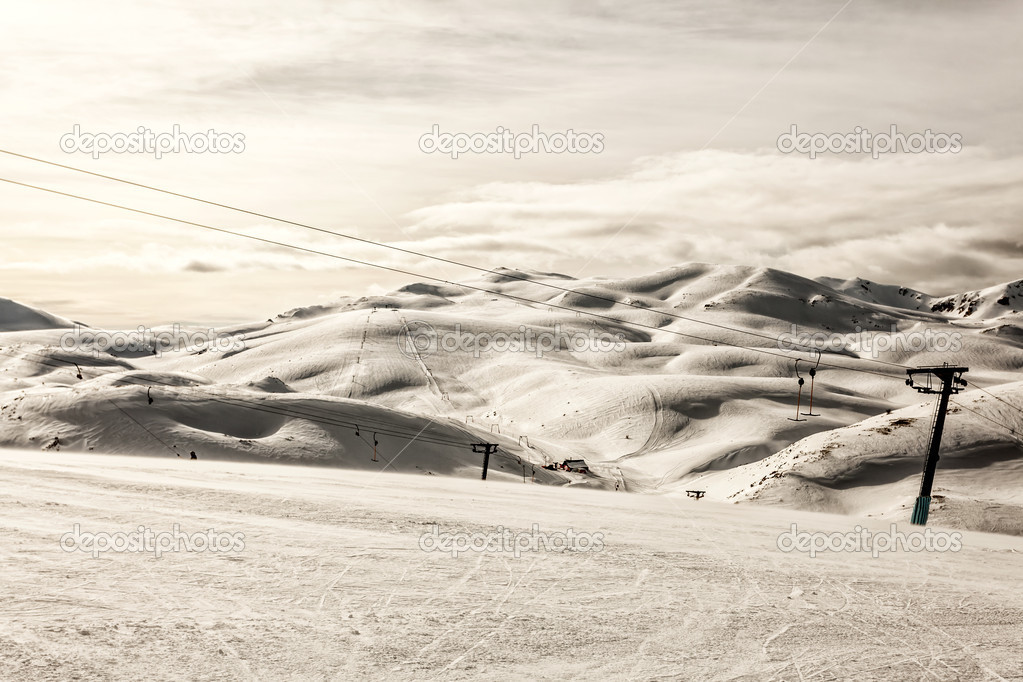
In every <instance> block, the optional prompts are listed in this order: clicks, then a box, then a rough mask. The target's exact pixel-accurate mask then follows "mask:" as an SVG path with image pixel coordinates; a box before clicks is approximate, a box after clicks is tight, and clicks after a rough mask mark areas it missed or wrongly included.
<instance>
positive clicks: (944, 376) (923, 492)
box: [906, 362, 970, 526]
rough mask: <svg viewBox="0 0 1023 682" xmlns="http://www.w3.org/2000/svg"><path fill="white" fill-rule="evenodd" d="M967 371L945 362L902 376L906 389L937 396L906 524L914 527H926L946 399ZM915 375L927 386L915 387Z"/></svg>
mask: <svg viewBox="0 0 1023 682" xmlns="http://www.w3.org/2000/svg"><path fill="white" fill-rule="evenodd" d="M968 371H970V370H969V369H968V368H966V367H949V365H948V363H947V362H946V363H945V364H944V365H942V366H941V367H918V368H916V369H907V370H906V374H908V375H909V378H908V379H906V385H907V386H912V387H913V388H915V389H916V390H917V391H919V392H920V393H938V394H939V397H938V404H937V406H936V407H935V408H934V418H933V420H932V421H931V443H930V445H929V446H928V448H927V459H926V460H925V461H924V472H923V475H922V476H921V478H920V495H919V496H918V497H917V498H916V504H914V505H913V516H912V518H911V520H910V521H911V523H913V524H915V525H917V526H926V525H927V514H928V512H930V510H931V487H932V486H933V485H934V470H935V469H936V468H937V466H938V448H939V447H941V432H942V430H943V429H944V428H945V414H946V412H948V399H949V397H950V396H951V395H952V394H953V393H958V392H959V391H960V389H961V388H962V387H963V386H966V380H965V379H963V374H964V373H966V372H968ZM918 374H923V375H926V377H927V382H926V383H924V384H921V385H917V384H916V383H915V382H914V381H913V377H914V376H916V375H918ZM932 377H933V378H937V379H938V382H939V383H940V384H941V386H940V388H939V387H934V386H933V384H932V381H931V379H932Z"/></svg>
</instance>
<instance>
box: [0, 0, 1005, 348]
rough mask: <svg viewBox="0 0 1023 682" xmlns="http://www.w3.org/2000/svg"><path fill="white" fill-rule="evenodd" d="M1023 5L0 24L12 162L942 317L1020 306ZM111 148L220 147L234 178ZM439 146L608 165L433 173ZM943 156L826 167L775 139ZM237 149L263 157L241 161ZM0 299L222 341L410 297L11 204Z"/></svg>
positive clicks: (449, 6)
mask: <svg viewBox="0 0 1023 682" xmlns="http://www.w3.org/2000/svg"><path fill="white" fill-rule="evenodd" d="M1020 25H1023V3H1019V2H974V3H958V2H940V1H939V2H927V3H924V2H907V1H902V2H867V1H861V0H839V1H831V0H827V1H824V0H822V1H820V2H789V3H762V2H754V1H752V0H750V1H745V0H744V1H735V0H730V1H728V2H721V3H697V2H684V1H683V2H678V1H673V2H669V1H664V2H646V1H643V0H639V1H637V2H630V3H611V2H599V1H597V2H594V1H592V0H590V1H585V2H584V1H582V0H580V1H572V2H558V1H554V2H551V1H549V0H545V1H543V2H539V1H535V2H534V1H532V0H525V1H523V2H518V3H510V4H509V5H508V6H503V7H496V6H495V7H493V8H489V7H486V6H485V5H484V4H483V3H478V2H468V1H466V2H461V1H454V2H440V1H430V2H425V1H424V2H419V1H407V2H386V1H385V2H345V3H338V2H314V1H311V0H296V1H293V2H289V3H279V2H264V1H261V0H253V1H249V2H244V3H242V2H223V3H208V2H190V1H182V2H174V3H166V2H154V3H136V2H132V3H128V2H105V3H102V5H101V6H99V5H98V4H96V5H93V4H89V5H87V4H84V3H81V2H65V1H53V2H49V1H45V0H44V1H42V2H37V3H19V4H18V5H13V6H11V7H9V8H7V9H6V10H5V17H4V21H3V22H2V23H0V59H2V63H3V65H4V68H3V69H2V70H0V104H2V107H0V121H2V122H3V133H4V134H3V135H2V136H0V139H2V140H3V142H2V144H0V149H3V150H6V151H11V152H16V153H19V154H24V155H30V156H34V157H39V158H43V159H46V160H49V161H53V162H56V163H61V164H66V165H71V166H75V167H78V168H83V169H87V170H90V171H93V172H96V173H102V174H106V175H111V176H116V177H120V178H125V179H129V180H132V181H135V182H139V183H144V184H149V185H153V186H157V187H160V188H165V189H168V190H172V191H175V192H179V193H184V194H190V195H194V196H198V197H201V198H204V199H208V200H211V201H215V202H219V203H223V204H229V205H232V206H238V207H241V208H245V209H247V210H250V211H254V212H258V213H262V214H265V215H272V216H275V217H280V218H285V219H288V220H292V221H296V222H301V223H305V224H308V225H313V226H316V227H320V228H323V229H326V230H331V231H336V232H343V233H345V234H350V235H355V236H358V237H361V238H364V239H369V240H374V241H380V242H385V243H388V244H392V245H395V246H399V247H402V248H406V249H412V250H415V251H419V252H424V253H428V254H431V255H436V256H440V257H443V258H448V259H452V260H458V261H461V262H465V263H470V264H472V265H476V266H480V267H487V268H495V267H500V266H503V267H510V268H519V269H534V270H540V271H544V272H552V271H554V272H561V273H564V274H567V275H571V276H575V277H593V276H603V277H620V276H628V275H635V274H643V273H649V272H653V271H656V270H660V269H664V268H667V267H671V266H674V265H677V264H679V263H684V262H688V261H701V262H712V263H734V264H743V265H757V266H769V267H776V268H779V269H783V270H788V271H791V272H795V273H797V274H800V275H803V276H807V277H818V276H831V277H841V278H851V277H856V276H859V277H864V278H866V279H870V280H873V281H878V282H884V283H892V284H900V285H903V286H909V287H912V288H915V289H918V290H921V291H924V292H927V293H930V294H934V295H944V294H948V293H953V292H959V291H965V290H970V289H976V288H983V287H986V286H989V285H992V284H996V283H999V282H1005V281H1011V280H1017V279H1020V278H1021V277H1023V267H1021V266H1023V224H1021V219H1023V191H1021V186H1023V132H1021V127H1020V126H1019V122H1018V119H1019V111H1021V110H1023V87H1021V85H1023V83H1021V75H1020V74H1023V45H1021V41H1020V40H1019V36H1018V33H1019V26H1020ZM75 126H78V130H79V131H80V132H84V133H89V134H94V135H95V134H104V133H105V134H107V135H115V134H129V133H134V132H136V131H137V130H138V129H139V128H140V127H142V128H143V129H144V130H146V129H148V130H151V131H152V132H153V133H154V134H162V133H169V132H171V131H173V130H174V129H175V126H177V129H178V130H180V131H182V132H183V133H185V134H188V135H194V134H198V133H207V132H208V131H210V130H213V131H215V132H216V133H218V134H219V135H221V136H223V137H224V138H227V139H230V140H232V141H234V142H235V144H234V146H233V148H232V149H231V150H229V151H226V152H218V153H209V152H204V153H199V152H196V151H193V152H192V153H188V152H187V151H186V150H176V151H173V152H170V153H166V154H163V155H161V157H160V158H156V155H155V154H152V153H127V152H124V153H116V152H106V153H103V154H98V155H96V157H95V158H94V155H93V154H91V153H87V152H83V151H81V150H80V149H76V148H74V146H73V143H74V140H73V139H72V140H71V142H70V146H71V147H72V148H71V150H70V151H68V149H67V146H65V145H62V140H68V139H69V138H68V137H67V136H68V134H69V133H72V131H73V130H75ZM434 126H436V127H437V128H436V129H437V130H439V131H440V132H443V133H448V134H456V133H465V134H467V135H469V134H473V133H494V132H495V131H497V130H498V129H499V127H501V128H503V129H507V130H509V131H512V133H513V134H516V135H517V134H519V133H529V132H530V131H532V130H533V126H536V127H537V128H536V129H537V130H538V131H540V132H542V133H544V134H545V135H552V134H555V133H565V132H566V131H569V130H571V131H574V132H575V133H576V134H578V133H586V134H588V135H593V136H599V139H600V140H601V145H600V149H599V150H597V149H596V148H593V149H591V150H590V151H588V152H581V151H579V152H576V153H567V152H564V153H554V152H545V151H542V150H538V151H537V152H535V153H527V154H523V155H521V157H520V158H515V155H514V154H512V153H472V152H470V153H466V154H462V155H459V156H458V158H452V157H451V155H450V154H444V153H440V152H433V153H426V152H424V151H423V149H422V148H421V147H422V143H421V139H422V137H423V136H424V135H426V134H428V133H430V132H431V131H432V130H434ZM792 126H796V127H797V131H798V132H800V133H804V132H805V133H809V134H815V133H822V134H827V135H831V134H835V135H844V134H851V133H853V131H855V130H857V128H859V129H866V130H868V131H869V132H871V133H875V134H876V133H882V132H889V131H890V130H891V126H896V127H897V131H898V132H900V133H903V134H904V135H911V134H914V133H921V134H922V133H924V132H925V131H928V130H929V131H932V132H933V133H942V134H944V135H949V136H952V135H955V136H957V139H958V140H960V141H961V148H960V149H958V151H955V152H951V151H946V152H944V153H938V152H933V153H927V152H921V153H907V152H898V153H887V154H880V155H878V156H877V158H873V155H871V154H862V153H860V154H857V153H845V152H842V153H831V152H827V153H824V154H821V155H817V156H816V158H810V157H809V155H808V154H805V153H801V152H798V151H796V152H789V153H784V152H783V151H781V150H779V148H778V147H779V144H778V140H779V136H782V135H784V134H786V133H788V132H789V131H790V130H791V128H792ZM238 143H240V144H238ZM0 179H4V180H13V181H16V182H21V183H27V184H32V185H37V186H40V187H46V188H50V189H54V190H58V191H61V192H66V193H71V194H76V195H79V196H83V197H88V198H92V199H96V200H100V201H106V202H111V203H117V204H122V205H125V206H129V207H132V208H137V209H140V210H144V211H149V212H152V213H161V214H165V215H168V216H172V217H175V218H180V219H183V220H188V221H194V222H198V223H202V224H204V225H209V226H212V227H217V228H221V229H226V230H232V231H238V232H242V233H245V234H248V235H253V236H257V237H261V238H263V239H269V240H274V241H279V242H286V243H288V244H294V245H297V246H301V247H304V248H307V249H312V250H316V251H323V252H327V253H332V254H336V255H339V256H343V257H348V258H355V259H359V260H365V261H369V262H372V263H376V264H379V265H383V266H387V267H392V268H398V269H402V270H408V271H411V272H415V273H418V274H421V275H426V276H430V277H440V278H444V279H453V280H463V279H471V278H473V277H474V276H475V273H473V272H472V271H470V270H466V269H463V268H458V267H455V266H449V265H443V264H439V263H437V262H434V261H430V260H426V259H422V258H417V257H414V256H408V255H403V254H400V253H397V252H394V251H391V250H387V249H380V248H376V247H371V246H369V245H366V244H360V243H357V242H353V241H351V240H346V239H343V238H339V237H335V236H332V235H327V234H323V233H317V232H312V231H309V230H303V229H301V228H297V227H294V226H289V225H285V224H281V223H275V222H273V221H270V220H268V219H265V218H260V217H256V216H252V215H246V214H240V213H236V212H232V211H228V210H225V209H222V208H216V207H212V206H208V205H203V204H198V203H196V202H192V201H188V200H185V199H181V198H174V197H169V196H166V195H161V194H158V193H154V192H151V191H147V190H144V189H141V188H137V187H131V186H127V185H123V184H118V183H114V182H111V181H109V180H104V179H100V178H96V177H90V176H85V175H82V174H79V173H75V172H73V171H68V170H65V169H59V168H55V167H52V166H47V165H43V164H40V163H37V162H33V161H30V160H26V159H23V158H18V157H14V156H10V155H7V154H0ZM0 231H2V232H0V234H2V236H3V248H2V250H0V296H2V297H7V298H13V299H15V300H18V301H21V302H24V303H27V304H30V305H34V306H37V307H41V308H44V309H46V310H48V311H50V312H53V313H57V314H60V315H63V316H66V317H70V318H73V319H76V320H81V321H83V322H86V323H88V324H91V325H94V326H105V327H110V328H134V327H136V326H138V325H140V324H149V325H156V324H170V323H175V322H177V323H181V324H214V325H215V324H227V323H233V322H241V321H249V320H259V319H265V318H268V317H272V316H273V315H276V314H277V313H279V312H282V311H285V310H288V309H290V308H293V307H296V306H303V305H314V304H320V303H324V302H327V301H330V300H333V299H335V298H337V297H339V296H361V295H366V294H376V293H383V292H386V291H390V290H393V289H395V288H397V287H399V286H402V285H403V284H406V283H408V282H410V281H414V280H416V279H417V277H413V276H408V275H403V274H398V273H394V272H388V271H385V270H381V269H378V268H372V267H367V266H358V265H354V264H350V263H345V262H343V261H340V260H338V259H336V258H330V257H325V256H322V255H316V254H311V253H307V252H300V251H295V250H289V249H285V248H281V247H276V246H272V245H269V244H266V243H263V242H257V241H252V240H248V239H244V238H240V237H236V236H232V235H226V234H222V233H216V232H212V231H210V230H206V229H202V228H198V227H195V226H190V225H184V224H180V223H175V222H171V221H167V220H163V219H160V218H157V217H153V216H145V215H141V214H137V213H130V212H126V211H123V210H120V209H117V208H113V207H110V206H103V205H97V204H91V203H87V202H84V201H82V200H79V199H74V198H70V197H66V196H59V195H54V194H51V193H45V192H42V191H39V190H37V189H32V188H27V187H24V186H18V185H13V184H10V183H9V182H0Z"/></svg>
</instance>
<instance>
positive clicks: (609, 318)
mask: <svg viewBox="0 0 1023 682" xmlns="http://www.w3.org/2000/svg"><path fill="white" fill-rule="evenodd" d="M0 182H6V183H8V184H12V185H17V186H20V187H26V188H29V189H35V190H39V191H42V192H48V193H50V194H56V195H59V196H64V197H68V198H71V199H78V200H80V201H86V202H89V203H94V204H98V205H101V206H108V207H111V208H117V209H120V210H124V211H129V212H132V213H137V214H140V215H146V216H150V217H153V218H160V219H161V220H169V221H171V222H176V223H181V224H183V225H191V226H193V227H198V228H201V229H205V230H210V231H213V232H219V233H221V234H227V235H232V236H235V237H241V238H243V239H250V240H252V241H257V242H261V243H264V244H271V245H273V246H279V247H283V248H287V249H293V250H296V251H302V252H305V253H310V254H314V255H320V256H326V257H328V258H334V259H336V260H340V261H344V262H348V263H354V264H356V265H363V266H367V267H373V268H378V269H381V270H387V271H389V272H395V273H399V274H403V275H407V276H410V277H416V278H420V279H426V280H430V281H434V282H440V283H442V284H448V285H451V286H457V287H461V288H463V289H472V290H475V291H479V292H482V293H487V294H491V295H494V296H501V297H503V298H508V299H511V300H515V301H524V302H526V303H532V304H535V305H546V306H549V307H553V308H558V309H560V310H565V311H568V312H575V313H580V314H585V315H587V316H589V317H592V318H596V319H601V320H607V321H609V322H613V323H615V324H618V325H625V326H631V327H637V328H641V329H647V330H650V331H654V332H661V333H667V334H672V335H674V336H679V337H683V338H690V339H697V340H700V341H705V342H707V343H711V344H717V345H723V346H729V347H732V348H740V349H743V350H747V351H750V352H754V353H761V354H764V355H771V356H774V357H778V358H783V359H785V360H791V359H792V358H791V356H790V355H786V354H784V353H782V352H774V351H769V350H766V349H763V348H755V347H750V346H744V345H742V344H739V343H731V342H728V341H722V340H720V339H712V338H707V337H704V336H698V335H696V334H687V333H685V332H680V331H677V330H672V329H663V328H659V327H655V326H653V325H647V324H642V323H639V322H629V321H625V320H621V319H618V318H616V317H612V316H610V315H602V314H600V313H595V312H591V311H588V310H576V309H575V308H572V307H571V306H565V305H561V304H555V303H549V302H543V301H537V300H534V299H530V298H526V297H524V296H517V295H515V294H509V293H505V292H501V291H495V290H493V289H486V288H483V287H478V286H474V285H470V284H459V283H456V282H452V281H450V280H447V279H443V278H441V277H434V276H430V275H424V274H421V273H417V272H414V271H411V270H405V269H403V268H396V267H393V266H389V265H382V264H380V263H372V262H369V261H364V260H359V259H357V258H349V257H347V256H342V255H339V254H335V253H330V252H327V251H320V250H318V249H311V248H308V247H304V246H298V245H296V244H289V243H287V242H281V241H277V240H273V239H267V238H265V237H257V236H255V235H250V234H245V233H243V232H235V231H233V230H227V229H224V228H220V227H214V226H212V225H206V224H204V223H198V222H194V221H191V220H184V219H182V218H175V217H173V216H168V215H164V214H160V213H154V212H152V211H145V210H142V209H138V208H132V207H130V206H124V205H122V204H115V203H112V202H107V201H101V200H99V199H92V198H89V197H85V196H81V195H78V194H72V193H69V192H62V191H60V190H56V189H52V188H48V187H41V186H39V185H32V184H29V183H25V182H19V181H17V180H11V179H9V178H0ZM732 331H736V332H738V333H744V332H742V330H737V329H733V330H732ZM772 340H776V339H772ZM850 359H851V360H859V361H864V362H879V361H877V360H874V359H872V358H860V357H851V358H850ZM885 364H888V365H891V366H893V367H898V368H900V369H909V368H908V367H906V366H905V365H897V364H895V363H885ZM822 365H823V366H825V367H830V368H833V369H842V370H847V371H853V372H861V373H866V374H873V375H875V376H881V377H887V378H889V379H893V378H896V377H893V376H892V375H891V374H884V373H882V372H878V371H874V370H868V369H856V368H851V367H844V366H842V365H837V364H833V363H822Z"/></svg>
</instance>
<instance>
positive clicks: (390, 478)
mask: <svg viewBox="0 0 1023 682" xmlns="http://www.w3.org/2000/svg"><path fill="white" fill-rule="evenodd" d="M0 476H2V478H3V480H4V485H3V486H2V488H0V532H2V535H3V543H0V572H2V575H3V580H2V581H0V603H2V604H3V611H4V618H2V619H0V641H2V643H3V646H2V647H0V678H2V679H11V680H22V679H24V680H29V679H31V680H65V679H98V680H107V679H109V680H124V679H148V680H174V679H302V680H332V679H367V680H368V679H394V680H413V679H415V680H425V679H445V680H468V679H474V680H475V679H483V680H506V679H527V678H528V679H550V680H564V679H587V680H589V679H642V680H654V679H706V680H799V679H803V680H836V679H857V680H893V679H899V680H924V679H927V680H962V679H970V680H1012V679H1020V678H1021V677H1023V638H1021V637H1020V633H1021V631H1020V623H1021V622H1023V593H1021V592H1020V590H1019V589H1018V586H1019V585H1018V583H1019V577H1020V557H1021V553H1023V539H1020V538H1017V537H1009V536H1005V535H991V534H984V533H976V532H970V531H966V532H964V533H962V535H961V549H959V551H956V552H952V551H949V552H944V553H937V552H906V551H895V552H889V553H880V554H879V555H878V556H877V557H876V558H874V557H872V556H871V554H870V553H869V552H859V553H824V554H818V555H817V556H815V557H814V558H810V557H809V556H808V555H807V554H802V553H799V552H788V553H786V552H783V551H780V550H779V548H778V536H779V534H781V533H785V532H787V531H789V529H790V527H791V524H793V523H795V524H797V525H798V528H799V529H800V530H801V531H807V532H842V533H845V532H850V531H852V530H853V528H854V526H855V525H856V524H860V523H862V524H863V525H865V526H867V527H869V528H872V529H875V530H887V529H888V525H887V522H882V521H880V520H876V519H868V520H864V521H861V520H854V519H851V518H849V517H843V516H835V515H825V514H818V513H810V512H802V511H792V510H786V509H778V508H770V507H763V506H760V507H754V506H748V505H733V504H723V503H718V502H714V501H710V500H707V499H704V500H701V501H699V502H696V501H694V500H691V499H687V498H679V497H676V496H673V495H664V494H653V495H629V494H625V493H621V492H618V493H615V492H611V491H602V490H592V489H580V488H571V487H570V488H564V487H552V486H544V485H530V484H523V483H522V482H521V481H519V482H514V481H509V480H488V481H486V482H483V481H479V480H471V479H467V478H459V477H440V476H427V475H425V474H422V473H420V474H416V475H411V474H393V473H389V474H383V473H372V472H366V471H357V470H347V469H336V468H327V467H295V466H282V465H278V464H265V463H262V464H255V463H245V462H226V461H212V460H199V461H188V460H179V459H176V458H166V457H162V458H156V457H148V456H141V455H123V456H117V455H95V454H70V453H66V452H60V453H57V452H39V451H21V450H4V451H0ZM75 524H78V525H79V527H80V529H81V530H82V531H85V532H94V533H102V532H106V533H116V532H130V531H133V530H135V529H136V528H138V527H139V526H146V527H148V528H150V529H152V530H153V531H155V532H165V531H170V530H171V528H172V527H173V525H174V524H178V525H179V526H180V530H181V531H182V532H186V533H196V532H205V531H207V530H208V529H214V530H216V531H217V532H220V533H241V534H243V536H244V548H243V549H240V550H238V551H234V550H232V551H228V552H224V553H213V552H198V551H193V552H185V551H182V552H171V553H165V554H163V555H162V556H161V557H160V558H159V559H157V558H155V557H154V556H153V555H152V554H144V553H131V552H120V553H118V552H107V553H101V554H99V555H98V556H97V557H96V558H93V557H92V556H91V555H90V554H89V553H86V552H81V551H74V552H65V551H63V550H62V549H61V548H60V544H59V543H60V541H61V538H62V536H64V534H66V533H68V532H70V531H72V529H73V527H74V525H75ZM435 524H436V525H437V526H439V527H440V528H441V529H443V530H444V531H445V532H457V531H461V532H483V533H486V532H492V531H494V530H495V529H496V528H497V527H499V526H503V527H505V528H509V529H513V530H514V531H515V532H525V531H529V530H530V529H531V528H532V526H533V524H537V525H538V527H539V528H540V529H541V530H542V531H543V532H549V533H552V532H564V531H567V530H569V529H574V530H575V531H578V532H589V533H601V534H603V543H604V545H603V547H602V549H601V550H600V551H585V552H584V551H557V550H553V551H529V552H523V553H522V554H521V555H520V556H519V557H517V558H516V557H515V556H513V555H512V554H510V553H502V552H472V551H470V552H467V553H465V554H461V555H459V556H457V557H452V556H451V555H450V554H444V553H441V552H436V551H435V552H426V551H423V550H422V549H420V537H421V536H422V535H423V533H424V532H429V529H430V528H431V527H432V526H433V525H435ZM901 530H902V531H906V532H908V531H909V530H910V527H907V526H902V527H901Z"/></svg>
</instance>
